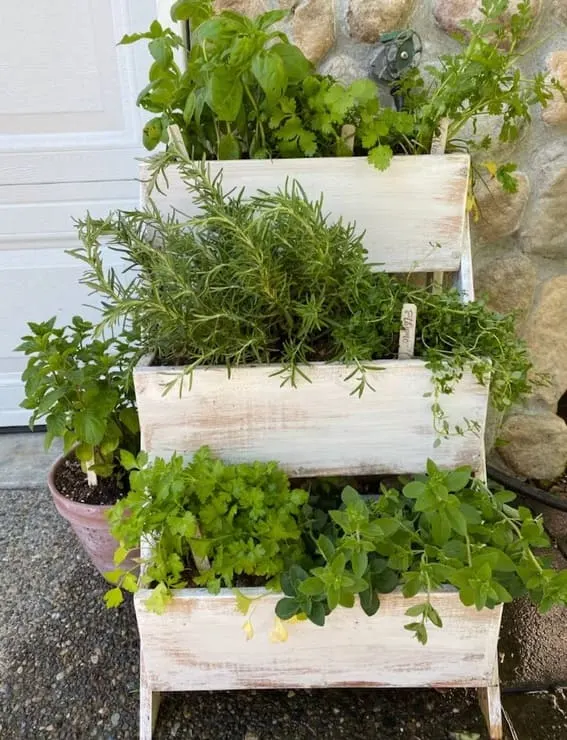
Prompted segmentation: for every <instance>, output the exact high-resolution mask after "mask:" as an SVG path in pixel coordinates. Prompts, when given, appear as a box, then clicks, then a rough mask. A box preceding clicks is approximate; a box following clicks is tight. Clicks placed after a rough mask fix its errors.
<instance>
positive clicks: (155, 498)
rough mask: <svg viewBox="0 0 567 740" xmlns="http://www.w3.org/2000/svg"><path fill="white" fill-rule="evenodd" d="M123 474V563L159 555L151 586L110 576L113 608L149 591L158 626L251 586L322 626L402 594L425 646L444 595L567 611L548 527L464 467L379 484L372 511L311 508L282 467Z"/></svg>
mask: <svg viewBox="0 0 567 740" xmlns="http://www.w3.org/2000/svg"><path fill="white" fill-rule="evenodd" d="M123 462H124V464H125V465H126V466H127V467H129V468H130V469H131V471H132V472H131V476H130V486H131V491H130V494H129V495H128V497H127V498H126V499H123V500H121V501H120V502H118V503H117V504H116V505H115V506H114V507H113V509H112V512H111V523H112V531H113V533H114V535H115V536H116V537H117V539H119V540H120V547H119V548H118V550H117V552H116V555H115V561H116V563H117V564H118V566H119V564H120V563H121V562H122V561H123V560H124V559H125V558H126V556H127V554H128V552H129V550H130V549H132V548H135V547H136V546H137V545H138V542H139V540H140V538H141V537H143V536H151V537H152V540H153V547H152V550H151V555H150V557H149V559H148V560H147V562H146V571H145V572H144V575H143V576H142V579H141V584H138V582H137V581H136V579H135V578H134V576H133V574H132V573H131V572H129V571H125V570H123V569H122V568H121V567H120V566H119V567H117V568H116V570H114V571H112V572H110V573H108V574H107V578H108V579H109V580H110V581H111V582H112V583H113V585H114V587H113V588H112V589H110V590H109V591H108V592H107V594H106V597H105V598H106V602H107V605H108V606H117V605H118V604H119V603H121V601H122V591H121V589H125V590H127V591H136V590H137V588H138V586H139V585H142V586H146V587H147V586H151V587H152V589H153V590H152V594H151V596H150V597H149V599H148V600H147V602H146V603H147V606H148V608H150V609H153V610H155V611H158V612H161V611H163V609H164V608H165V606H166V604H167V602H168V600H169V599H170V598H171V595H172V591H174V590H175V589H178V588H181V587H184V586H186V585H188V584H189V583H190V585H207V586H208V588H209V590H210V591H211V592H212V593H217V592H218V590H219V589H220V588H221V586H228V587H231V586H234V585H238V580H237V579H238V578H239V577H241V576H243V575H245V576H248V577H252V578H259V579H260V581H255V583H264V584H267V585H268V587H269V588H272V589H276V590H280V589H281V591H283V595H282V598H281V599H280V600H279V601H278V603H277V605H276V615H277V616H278V617H280V618H281V619H291V618H292V617H296V616H297V617H307V618H308V619H310V620H311V621H312V622H313V623H314V624H316V625H319V626H323V625H324V624H325V620H326V617H327V616H328V615H329V614H330V613H331V612H332V611H333V610H334V609H336V608H337V607H339V606H342V607H346V608H351V607H353V606H354V605H355V603H357V602H360V605H361V607H362V609H363V610H364V612H365V613H366V614H367V615H368V616H373V615H374V614H376V613H377V612H378V610H379V608H380V595H381V594H385V593H389V592H391V591H393V590H394V589H395V588H396V587H398V586H399V587H400V588H401V590H402V593H403V595H404V596H405V597H407V598H408V599H412V603H411V605H410V606H409V608H408V609H407V612H406V614H407V615H408V617H410V618H411V621H409V622H408V624H407V625H406V629H408V630H409V631H411V632H413V633H414V635H415V637H416V638H417V639H418V640H419V641H420V642H421V643H425V642H426V641H427V629H428V627H429V626H431V625H433V626H435V627H442V625H443V621H442V615H441V614H439V613H438V611H437V609H436V608H435V604H434V602H435V591H437V590H439V589H440V588H441V587H443V586H452V587H454V588H455V589H457V591H458V592H459V595H460V598H461V601H462V603H463V604H465V605H466V606H474V607H475V608H476V609H478V610H481V609H484V608H489V609H490V608H494V607H495V606H496V605H497V604H501V603H507V602H509V601H512V600H513V599H516V598H519V597H521V596H524V595H526V594H527V595H529V596H530V597H531V599H532V600H533V601H534V603H535V604H537V605H538V606H539V608H540V610H542V611H547V610H548V609H550V608H551V607H552V606H554V605H557V604H567V571H556V570H554V569H553V568H551V567H550V566H549V564H548V562H547V561H546V559H545V558H541V557H539V556H537V555H536V554H534V552H533V550H534V548H542V547H547V546H548V545H549V541H548V539H547V537H546V535H545V532H544V529H543V522H542V520H541V517H538V518H534V517H533V516H532V514H531V512H530V511H529V510H528V509H526V508H524V507H521V506H520V507H518V508H515V507H513V506H512V505H511V504H512V502H513V501H514V499H515V496H514V494H512V493H509V492H508V491H498V492H496V493H493V492H491V491H490V490H489V489H488V488H487V487H486V486H485V485H483V484H482V483H480V482H479V481H478V480H475V479H474V478H472V476H471V469H470V468H467V467H462V468H458V469H456V470H452V471H442V470H440V469H439V468H438V467H437V466H436V465H435V463H434V462H433V461H431V460H429V461H428V463H427V473H426V474H424V475H418V476H415V477H414V478H411V479H406V480H405V481H402V486H401V489H400V488H396V487H392V486H386V485H384V484H383V485H382V488H381V492H380V495H379V496H370V497H368V496H366V497H362V496H361V495H359V493H358V492H357V491H356V490H355V489H354V488H352V487H351V486H346V487H345V488H344V489H343V490H342V494H341V493H340V488H337V486H336V485H335V484H333V483H328V482H326V481H322V484H321V485H319V484H318V483H317V482H315V485H314V486H313V493H312V495H311V496H309V494H308V493H307V492H306V491H305V490H301V489H290V485H289V481H288V479H287V478H286V476H285V475H284V473H283V472H282V471H281V470H280V469H279V468H278V466H277V465H276V463H267V464H266V463H253V464H247V465H224V464H223V463H221V462H220V461H218V460H215V459H213V457H212V456H211V453H210V451H209V450H208V449H207V448H202V449H201V450H200V451H198V452H197V453H196V455H195V457H194V460H193V462H192V463H190V464H189V465H184V463H183V461H182V458H181V457H179V456H174V457H173V458H172V459H171V460H170V461H167V462H166V461H164V460H162V459H158V460H156V461H155V462H153V463H152V464H148V463H147V458H146V456H145V455H140V456H139V457H138V459H137V460H136V459H135V458H134V457H133V456H130V455H123ZM321 491H322V492H323V493H322V494H321ZM308 496H309V500H308ZM324 502H327V504H326V505H325V503H324ZM204 558H207V559H208V561H205V562H203V559H204ZM206 568H209V569H206ZM198 569H199V570H198ZM235 593H236V594H237V596H239V598H240V600H243V601H244V602H245V604H249V601H247V600H246V599H245V598H244V597H243V596H242V595H239V594H238V592H235ZM417 597H419V599H418V598H417Z"/></svg>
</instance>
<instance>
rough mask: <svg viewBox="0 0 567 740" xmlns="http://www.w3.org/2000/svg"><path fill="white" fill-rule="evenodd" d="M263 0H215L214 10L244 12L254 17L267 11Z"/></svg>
mask: <svg viewBox="0 0 567 740" xmlns="http://www.w3.org/2000/svg"><path fill="white" fill-rule="evenodd" d="M267 9H268V8H267V6H266V3H265V2H264V0H215V10H216V11H217V12H219V13H220V11H221V10H234V11H235V12H236V13H245V14H246V15H248V16H250V17H251V18H255V17H256V16H257V15H260V13H265V12H266V11H267Z"/></svg>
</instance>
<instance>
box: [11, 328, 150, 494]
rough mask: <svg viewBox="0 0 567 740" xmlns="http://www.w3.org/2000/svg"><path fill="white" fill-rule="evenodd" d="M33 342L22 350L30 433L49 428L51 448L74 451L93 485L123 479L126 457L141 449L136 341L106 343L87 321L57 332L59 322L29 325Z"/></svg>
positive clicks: (28, 340) (47, 443)
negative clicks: (41, 425)
mask: <svg viewBox="0 0 567 740" xmlns="http://www.w3.org/2000/svg"><path fill="white" fill-rule="evenodd" d="M28 326H29V329H30V334H28V335H26V336H24V337H23V338H22V343H21V344H20V345H19V346H18V347H17V348H16V349H17V351H20V352H23V353H24V354H26V355H27V356H28V357H29V360H28V363H27V367H26V369H25V370H24V372H23V374H22V379H23V380H24V381H25V393H26V397H25V399H24V401H23V402H22V404H21V405H22V407H23V408H25V409H29V410H30V411H32V415H31V418H30V426H31V427H32V428H33V426H34V424H36V423H37V422H38V421H44V422H45V425H46V428H47V433H46V437H45V447H46V449H49V447H50V446H51V444H52V443H53V440H54V439H56V438H61V439H62V440H63V449H64V452H65V454H68V453H69V452H71V450H73V452H74V454H75V456H76V457H77V459H78V460H79V461H80V462H81V467H82V469H83V471H84V472H85V473H91V475H90V476H89V482H91V483H92V484H93V485H96V476H101V477H103V478H107V477H110V476H113V475H118V474H119V472H120V471H121V466H120V452H121V450H126V451H128V452H129V453H130V454H136V453H137V451H138V449H139V426H138V414H137V411H136V408H135V404H134V390H133V386H132V383H131V372H130V371H131V365H132V363H133V360H134V357H135V350H134V349H133V348H132V346H131V344H130V343H129V341H128V336H125V337H121V338H110V339H100V338H96V337H95V336H94V327H93V324H92V323H91V322H89V321H85V320H84V319H82V318H81V317H80V316H75V317H73V320H72V321H71V323H70V324H69V325H68V326H64V327H57V326H56V325H55V317H53V318H52V319H50V320H49V321H44V322H41V323H34V322H30V323H29V324H28Z"/></svg>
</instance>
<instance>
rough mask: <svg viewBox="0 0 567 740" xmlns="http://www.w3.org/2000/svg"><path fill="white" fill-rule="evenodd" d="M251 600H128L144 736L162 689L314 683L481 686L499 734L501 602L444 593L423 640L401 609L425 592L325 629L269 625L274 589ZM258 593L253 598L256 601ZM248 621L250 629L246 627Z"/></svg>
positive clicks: (197, 592) (189, 595) (384, 602)
mask: <svg viewBox="0 0 567 740" xmlns="http://www.w3.org/2000/svg"><path fill="white" fill-rule="evenodd" d="M241 592H242V593H243V594H245V595H246V596H248V597H250V598H254V599H255V601H253V602H252V606H251V607H250V609H249V611H248V614H247V615H246V616H244V615H243V614H242V613H241V612H239V611H238V608H237V604H236V597H235V595H234V594H233V593H232V591H230V590H228V589H226V590H223V591H221V593H220V594H219V595H217V596H213V595H211V594H209V593H208V592H207V591H206V590H204V589H183V590H180V591H178V592H176V594H175V596H174V597H173V599H172V601H171V602H170V603H169V604H168V606H167V609H166V611H165V613H164V614H161V615H159V614H155V613H153V612H150V611H148V610H147V609H146V607H145V600H146V599H147V597H148V596H149V594H150V592H149V591H145V590H141V591H139V592H138V593H137V594H136V595H135V598H134V602H135V609H136V617H137V620H138V628H139V632H140V643H141V697H140V700H141V734H140V737H141V738H143V740H147V739H148V738H151V734H152V724H153V722H155V718H156V714H157V707H158V702H159V692H160V691H196V690H199V691H203V690H227V689H253V688H254V689H280V688H316V687H320V688H322V687H382V688H385V687H418V686H424V687H427V686H436V687H441V686H445V687H477V688H479V689H481V691H480V699H481V705H483V710H484V713H485V716H486V718H487V722H488V725H489V727H490V732H491V735H490V737H491V738H492V739H493V740H497V739H498V738H500V737H501V724H500V722H501V721H500V698H499V690H498V671H497V642H498V633H499V629H500V619H501V614H502V607H498V608H496V609H494V610H488V609H485V610H483V611H481V612H478V611H476V610H475V609H473V608H470V607H465V606H463V605H462V604H461V602H460V600H459V596H458V594H457V593H456V592H455V591H452V590H450V589H447V590H443V591H439V592H436V593H435V594H434V595H433V596H432V603H433V605H434V606H435V608H436V609H437V610H438V612H439V613H440V615H441V617H442V619H443V628H441V629H438V628H435V627H433V626H432V627H430V629H429V630H428V632H429V641H428V643H427V645H425V646H422V645H419V644H418V643H417V642H416V641H415V639H414V638H413V636H412V635H411V634H410V633H409V632H408V631H407V630H405V629H404V625H405V624H407V622H408V621H411V619H410V618H409V617H407V616H406V614H405V611H406V609H407V608H408V607H409V606H411V605H412V604H416V603H419V602H420V601H422V600H423V597H420V596H419V595H418V596H417V597H415V598H413V599H406V598H404V597H403V595H402V594H401V592H399V591H395V592H393V593H391V594H387V595H384V596H382V597H381V606H380V610H379V612H378V614H376V615H375V616H373V617H367V616H366V615H365V614H364V612H363V611H362V609H360V607H359V606H356V607H355V608H354V609H341V608H339V609H337V610H336V611H334V612H333V613H332V614H331V615H330V616H329V617H328V619H327V623H326V624H325V626H324V627H322V628H321V627H317V626H315V625H313V624H311V623H310V622H307V621H299V622H294V623H289V622H284V623H283V625H284V626H285V630H286V631H287V639H284V640H283V641H282V639H281V638H282V637H284V638H285V633H284V634H283V635H282V633H281V631H279V632H278V630H275V627H276V625H277V623H276V617H275V613H274V608H275V604H276V603H277V601H278V600H279V598H281V595H280V594H274V593H269V592H266V591H265V590H264V589H252V588H245V589H241ZM258 597H259V598H258ZM247 620H249V621H250V623H251V626H252V630H253V633H254V634H253V636H252V637H251V638H250V629H249V628H248V629H247V630H245V629H244V626H245V623H246V622H247Z"/></svg>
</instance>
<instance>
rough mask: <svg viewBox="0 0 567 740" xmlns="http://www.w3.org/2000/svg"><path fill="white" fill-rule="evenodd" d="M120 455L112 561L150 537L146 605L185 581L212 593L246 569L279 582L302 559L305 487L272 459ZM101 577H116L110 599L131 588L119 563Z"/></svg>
mask: <svg viewBox="0 0 567 740" xmlns="http://www.w3.org/2000/svg"><path fill="white" fill-rule="evenodd" d="M122 462H123V464H124V465H125V466H126V467H127V468H128V469H129V470H130V471H131V473H130V492H129V494H128V496H126V498H124V499H121V500H120V501H119V502H118V503H117V504H116V505H115V506H114V507H113V509H112V511H111V514H110V522H111V531H112V534H113V535H114V536H115V537H116V539H117V540H118V541H119V542H120V547H119V549H118V550H117V553H116V557H115V561H116V564H117V565H118V566H120V564H121V563H122V562H123V561H124V560H125V559H126V557H127V555H128V552H129V551H130V550H135V549H136V548H137V547H138V546H139V542H140V539H141V537H143V536H145V535H146V536H151V537H152V538H153V539H154V541H155V542H156V547H155V548H154V549H153V550H152V555H151V558H150V560H149V561H148V562H147V563H146V571H145V575H144V576H143V585H150V584H154V583H155V586H154V588H153V592H152V595H151V597H150V599H149V602H148V603H149V606H150V607H153V608H155V609H156V610H158V611H160V610H162V609H163V608H164V606H165V604H166V603H167V601H168V600H169V598H170V597H171V592H172V590H173V589H177V588H183V587H185V586H187V584H188V582H189V580H191V582H192V583H193V584H195V585H199V586H206V587H207V588H208V589H209V591H210V592H211V593H218V591H219V590H220V588H221V586H232V585H234V584H236V582H237V579H238V578H239V577H246V576H253V577H255V578H260V579H262V582H265V583H268V585H269V584H270V583H273V584H275V585H277V583H278V577H279V575H280V573H282V572H283V571H284V570H285V568H287V567H288V566H289V565H291V563H293V562H295V561H296V560H297V559H299V558H301V556H302V553H303V544H302V539H301V529H300V527H299V515H300V512H301V508H302V506H303V504H305V503H306V501H307V497H308V494H307V492H306V491H303V490H301V489H290V485H289V480H288V478H287V477H286V475H285V473H284V472H283V471H282V470H281V469H280V468H279V467H278V465H277V464H276V463H260V462H255V463H251V464H240V465H226V464H224V463H222V462H221V461H220V460H216V459H215V458H214V457H213V456H212V454H211V452H210V450H209V449H208V448H207V447H202V448H201V449H200V450H199V451H198V452H197V453H195V456H194V457H193V460H192V461H191V462H190V463H188V464H185V463H184V462H183V458H182V457H181V456H179V455H174V456H173V457H172V458H171V460H168V461H166V460H163V459H161V458H158V459H156V460H155V461H153V462H152V463H151V464H148V462H147V457H146V455H145V454H144V453H142V454H141V455H140V456H138V458H137V459H136V458H134V457H133V456H131V455H127V454H123V455H122ZM203 563H206V566H205V567H203ZM199 566H200V568H201V569H200V571H199V570H198V568H199ZM209 566H210V567H209ZM107 578H108V579H109V580H110V581H111V582H113V583H114V584H115V588H114V589H112V590H111V591H110V592H109V593H108V594H107V596H106V599H107V603H108V604H109V606H112V605H116V603H120V601H121V600H122V595H121V591H120V589H121V587H122V588H125V589H126V590H135V589H134V588H133V586H134V582H133V579H132V576H131V573H130V572H128V571H124V570H123V569H121V568H120V567H118V568H117V569H116V570H115V571H113V572H111V573H109V574H107Z"/></svg>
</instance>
